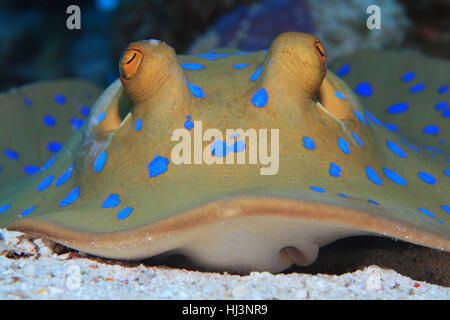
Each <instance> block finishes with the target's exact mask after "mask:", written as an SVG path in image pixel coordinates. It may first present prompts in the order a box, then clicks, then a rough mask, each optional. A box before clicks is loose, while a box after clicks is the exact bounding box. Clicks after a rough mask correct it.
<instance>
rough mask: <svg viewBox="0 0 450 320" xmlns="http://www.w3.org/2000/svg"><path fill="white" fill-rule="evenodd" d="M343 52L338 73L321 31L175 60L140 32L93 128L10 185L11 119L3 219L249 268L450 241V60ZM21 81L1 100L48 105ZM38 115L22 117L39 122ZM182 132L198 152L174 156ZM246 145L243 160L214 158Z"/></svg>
mask: <svg viewBox="0 0 450 320" xmlns="http://www.w3.org/2000/svg"><path fill="white" fill-rule="evenodd" d="M371 59H373V60H371ZM347 62H348V63H351V64H346V62H345V61H342V66H338V67H336V70H337V76H336V75H335V74H334V73H332V72H331V71H329V70H327V68H326V53H325V50H324V48H323V47H322V45H321V43H320V40H319V39H318V38H316V37H314V36H312V35H308V34H303V33H285V34H281V35H280V36H278V37H277V38H276V39H275V40H274V42H273V43H272V45H271V47H270V48H269V50H268V51H267V52H266V51H260V52H254V53H249V52H240V51H237V50H233V49H218V50H215V51H213V52H208V53H206V54H202V55H197V56H181V55H178V56H177V55H176V54H175V52H174V50H173V49H172V48H171V47H170V46H168V45H166V44H165V43H163V42H160V41H157V40H147V41H139V42H134V43H132V44H130V45H129V46H128V48H127V49H126V50H125V52H124V53H123V55H122V58H121V60H120V63H119V66H120V78H119V79H117V80H116V81H115V82H114V83H112V84H111V85H110V86H109V87H108V88H107V89H106V90H105V91H104V92H103V93H102V94H101V96H100V97H99V98H98V99H97V101H96V102H95V104H94V106H93V107H92V111H91V112H90V114H89V117H88V118H87V119H86V121H85V123H84V124H83V125H82V126H81V127H80V128H79V129H78V130H77V131H76V132H75V133H74V134H73V135H72V136H71V137H70V138H69V139H68V140H67V142H66V143H65V144H64V145H62V146H61V150H59V152H58V153H57V154H56V156H55V157H54V158H52V159H51V160H50V161H49V162H48V163H47V164H46V165H45V166H44V167H43V168H41V169H39V170H37V171H36V172H35V173H34V174H33V175H32V176H30V177H27V178H25V179H19V178H17V183H16V184H14V183H13V182H14V181H13V180H14V175H15V174H16V173H17V174H19V172H18V170H19V169H17V168H16V169H14V165H13V164H14V162H17V161H18V160H20V159H26V156H25V155H20V157H21V158H18V159H17V157H15V156H14V155H13V154H12V153H10V152H9V151H10V149H11V151H12V150H13V146H14V141H15V134H14V133H13V132H17V131H20V130H22V129H24V128H26V126H27V125H26V123H25V122H24V123H23V124H22V125H19V124H17V123H16V124H13V123H11V124H8V122H10V120H9V119H8V117H6V116H3V117H2V118H1V120H0V121H2V127H1V130H2V138H1V139H2V140H1V143H2V148H3V149H4V152H5V155H4V157H3V158H1V160H0V161H1V165H2V166H4V169H3V172H1V173H0V182H1V186H2V190H3V191H2V193H1V198H0V212H1V213H0V225H1V226H2V227H6V228H8V229H11V230H19V231H23V232H25V233H28V234H30V235H35V236H42V237H45V238H48V239H51V240H53V241H56V242H58V243H61V244H63V245H66V246H68V247H71V248H75V249H78V250H81V251H84V252H88V253H91V254H94V255H98V256H102V257H108V258H116V259H143V258H147V257H151V256H155V255H158V254H162V253H178V254H182V255H185V256H187V257H189V258H190V259H191V260H192V261H194V262H196V263H198V264H200V265H203V266H204V267H207V268H209V269H213V270H230V271H243V272H245V271H249V270H268V271H272V272H277V271H281V270H284V269H286V268H288V267H289V266H291V265H292V264H293V263H295V264H298V265H308V264H311V263H312V262H314V260H315V259H316V257H317V255H318V252H319V248H320V247H322V246H324V245H326V244H328V243H331V242H333V241H335V240H337V239H340V238H344V237H349V236H356V235H378V236H386V237H392V238H396V239H402V240H405V241H408V242H412V243H415V244H419V245H422V246H428V247H431V248H436V249H439V250H444V251H449V249H450V239H449V224H450V219H449V215H450V197H449V191H450V188H449V182H450V174H449V168H450V158H449V156H448V147H446V146H448V144H447V142H445V143H443V144H442V143H440V139H444V140H445V139H446V138H448V132H449V131H448V123H447V122H448V119H447V118H445V116H444V117H443V116H442V114H445V113H446V112H447V113H448V111H447V110H449V109H448V106H447V102H446V99H448V85H447V83H446V81H447V80H448V74H449V71H450V67H449V63H448V61H442V60H437V59H432V58H427V57H424V56H418V55H414V54H404V53H395V54H394V53H392V54H391V53H379V54H378V53H376V54H375V53H373V54H366V55H361V56H358V57H357V58H354V59H350V60H349V61H347ZM341 78H342V79H348V80H349V83H350V84H351V86H352V87H351V88H350V87H348V86H347V85H346V84H345V83H344V81H343V80H341ZM40 86H42V85H36V88H40ZM58 86H59V85H58V83H55V84H54V88H55V90H56V89H57V88H58ZM353 86H356V87H355V88H353ZM353 89H355V91H353ZM37 91H39V90H37ZM75 91H76V90H75V88H74V92H75ZM22 92H23V91H20V90H19V91H18V92H12V93H9V94H7V95H5V96H3V100H2V105H1V108H2V110H6V113H8V114H9V112H10V111H8V110H10V109H8V104H10V103H11V102H12V101H13V99H18V100H17V101H18V103H19V102H20V103H22V104H23V103H25V104H27V100H23V99H24V98H28V99H30V100H29V101H33V103H34V104H36V105H34V106H33V107H34V108H43V107H50V106H44V105H43V103H40V104H38V103H35V100H34V99H37V97H40V96H41V92H35V94H33V95H32V94H31V92H29V93H30V95H29V96H28V97H25V96H24V95H23V93H22ZM25 92H26V90H25ZM67 94H69V93H67ZM47 99H51V98H47ZM83 103H84V102H83ZM406 105H407V107H406ZM438 105H439V106H438ZM18 107H19V106H18ZM20 107H22V108H27V107H26V106H25V107H24V106H20ZM55 108H56V107H55ZM403 109H407V110H404V112H400V111H401V110H403ZM438 109H439V110H438ZM399 110H400V111H399ZM2 112H3V111H2ZM49 112H50V111H49ZM55 117H56V116H55ZM41 118H42V116H39V117H36V118H34V119H27V121H30V122H31V121H41V123H40V124H39V125H41V126H42V120H40V119H41ZM54 120H55V121H56V122H57V123H58V122H60V121H61V120H60V119H59V117H56V118H55V119H54ZM66 120H67V119H66ZM43 121H44V126H48V125H49V124H50V126H51V123H53V122H52V120H50V118H43ZM11 122H12V121H11ZM5 126H7V127H5ZM8 126H9V127H8ZM430 126H431V127H430ZM5 128H6V129H7V130H5ZM394 128H398V130H394ZM425 128H430V129H425ZM433 128H438V130H436V129H433ZM13 129H14V130H13ZM201 129H203V132H204V135H202V133H201V132H200V131H199V130H201ZM209 129H211V130H215V131H209V134H207V132H208V130H209ZM227 129H242V130H240V131H239V130H236V131H235V132H234V134H233V135H232V136H231V137H228V136H227V137H225V141H224V140H222V139H224V137H223V136H221V135H219V134H218V132H219V133H220V132H227ZM251 129H255V130H254V131H252V130H251ZM261 129H269V130H267V131H261ZM177 130H178V131H177ZM180 130H182V131H180ZM183 130H184V131H183ZM275 130H277V131H275ZM177 132H178V133H179V132H182V134H176V133H177ZM199 132H200V133H199ZM211 132H213V134H211ZM252 132H253V133H254V132H257V133H260V136H259V138H260V140H259V141H260V142H261V141H264V139H261V132H265V135H266V136H265V138H266V141H271V142H272V143H271V145H270V147H268V148H267V150H262V149H264V148H263V147H261V144H260V145H259V147H260V148H259V149H258V153H259V154H257V156H259V158H260V159H266V160H267V157H266V158H264V157H262V156H263V155H266V156H267V155H268V152H269V151H271V152H272V154H274V153H277V154H278V156H279V163H278V166H277V170H275V172H272V173H270V174H262V169H264V168H267V166H268V162H267V161H260V162H256V164H255V162H254V161H253V162H252V161H251V160H252V159H251V157H252V156H251V152H250V151H251V150H249V149H251V143H250V140H251V138H252V137H251V136H252ZM275 132H276V133H275ZM5 133H6V134H8V135H9V136H8V137H10V138H9V139H6V138H4V134H5ZM21 134H23V135H24V136H25V135H26V137H27V139H28V141H27V145H28V146H29V149H27V150H25V151H24V152H29V153H32V152H38V153H40V154H39V157H40V158H39V157H38V158H39V159H40V160H42V159H43V158H45V157H48V156H49V155H48V154H47V153H46V152H47V151H48V150H45V148H47V147H48V141H47V140H48V139H47V140H45V141H44V142H43V140H42V139H41V137H39V135H37V134H36V135H35V134H33V132H27V133H25V132H22V133H21ZM191 135H192V136H193V137H194V138H193V140H192V141H191ZM196 136H197V138H196ZM57 138H58V137H56V136H55V137H54V139H57ZM275 138H276V139H275ZM181 141H183V142H186V145H187V146H188V147H189V148H191V147H192V149H193V150H194V152H193V154H192V157H193V158H194V159H193V162H192V163H188V161H187V162H181V163H180V161H179V159H178V160H175V159H174V158H173V154H174V150H178V151H179V154H180V157H182V158H184V153H185V152H186V153H188V151H190V150H187V148H184V149H183V148H181V149H180V148H178V149H177V146H179V143H181ZM205 141H206V142H205ZM218 141H219V142H218ZM237 141H240V142H239V143H238V142H237ZM42 143H44V145H43V144H42ZM46 143H47V145H46ZM37 146H39V147H37ZM213 146H214V147H213ZM220 146H222V147H220ZM34 147H36V148H37V150H32V148H34ZM439 147H441V148H439ZM196 148H197V149H196ZM50 149H53V148H50ZM195 150H197V151H195ZM199 152H200V154H199ZM264 153H266V154H264ZM242 154H245V156H246V159H245V161H242V162H241V163H239V164H238V163H233V162H228V161H222V162H221V161H219V160H224V158H226V159H227V160H228V159H229V157H230V158H231V159H234V158H233V157H236V158H237V157H238V156H239V155H242ZM201 156H203V158H207V159H210V160H211V159H212V160H213V161H211V162H207V163H205V161H203V162H202V161H198V160H199V159H201ZM30 157H31V156H30ZM41 158H42V159H41ZM196 159H197V160H196ZM188 160H189V159H188ZM8 162H10V163H13V164H8ZM23 164H25V162H22V163H21V165H23ZM9 170H11V173H8V171H9ZM13 170H16V171H17V172H16V171H14V172H13ZM5 173H6V175H7V178H3V176H2V175H5ZM19 180H20V181H19Z"/></svg>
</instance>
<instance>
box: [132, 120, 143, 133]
mask: <svg viewBox="0 0 450 320" xmlns="http://www.w3.org/2000/svg"><path fill="white" fill-rule="evenodd" d="M134 129H135V130H136V131H137V132H139V131H141V129H142V119H137V120H136V124H135V126H134Z"/></svg>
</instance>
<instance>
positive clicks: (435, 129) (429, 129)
mask: <svg viewBox="0 0 450 320" xmlns="http://www.w3.org/2000/svg"><path fill="white" fill-rule="evenodd" d="M439 131H440V129H439V127H438V126H436V125H429V126H426V127H425V128H423V133H426V134H438V133H439Z"/></svg>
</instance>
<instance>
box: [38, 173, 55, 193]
mask: <svg viewBox="0 0 450 320" xmlns="http://www.w3.org/2000/svg"><path fill="white" fill-rule="evenodd" d="M54 177H55V176H54V175H49V176H48V177H46V178H45V179H44V180H42V182H41V183H40V184H39V185H38V187H37V188H36V190H37V191H39V192H41V191H44V190H46V189H47V188H48V187H49V186H50V185H51V184H52V182H53V178H54Z"/></svg>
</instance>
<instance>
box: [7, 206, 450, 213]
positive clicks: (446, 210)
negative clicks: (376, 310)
mask: <svg viewBox="0 0 450 320" xmlns="http://www.w3.org/2000/svg"><path fill="white" fill-rule="evenodd" d="M441 208H442V209H443V210H444V211H445V212H447V213H448V214H450V206H441ZM0 213H2V209H1V208H0Z"/></svg>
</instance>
